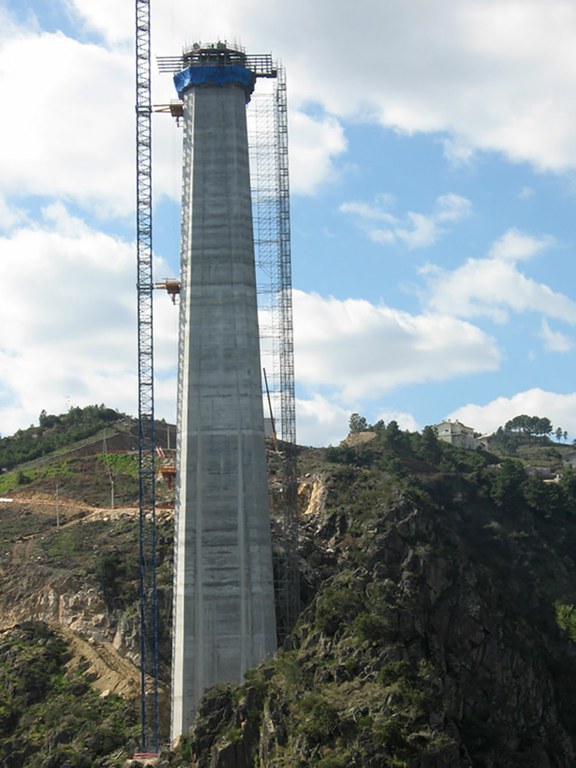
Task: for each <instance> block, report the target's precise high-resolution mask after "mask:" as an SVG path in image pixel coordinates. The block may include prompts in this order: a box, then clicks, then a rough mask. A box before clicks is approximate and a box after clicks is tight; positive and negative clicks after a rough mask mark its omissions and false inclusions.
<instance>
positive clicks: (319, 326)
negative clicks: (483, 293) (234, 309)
mask: <svg viewBox="0 0 576 768" xmlns="http://www.w3.org/2000/svg"><path fill="white" fill-rule="evenodd" d="M294 318H295V348H296V370H297V376H298V380H299V381H301V382H303V383H304V384H306V385H307V386H311V387H319V388H325V389H328V390H330V391H332V392H334V393H337V394H338V396H339V398H341V401H347V402H351V401H352V402H353V401H354V400H356V399H359V398H367V397H370V398H375V397H378V396H380V395H381V394H382V393H384V392H387V391H390V390H391V389H393V388H395V387H398V386H400V385H404V384H410V383H415V382H424V381H443V380H446V379H450V378H453V377H455V376H462V375H466V374H470V373H477V372H479V371H487V370H494V369H495V368H497V366H498V363H499V352H498V349H497V346H496V344H495V342H494V340H493V339H491V338H490V337H489V336H487V335H486V334H485V333H483V332H482V331H480V330H479V329H478V328H475V327H474V326H473V325H470V324H469V323H466V322H462V321H460V320H456V319H454V318H451V317H448V316H446V315H441V314H426V315H410V314H408V313H407V312H401V311H399V310H395V309H391V308H390V307H386V306H374V305H373V304H370V303H369V302H367V301H362V300H356V299H347V300H344V301H340V300H337V299H334V298H323V297H321V296H318V295H317V294H307V293H304V292H302V291H294Z"/></svg>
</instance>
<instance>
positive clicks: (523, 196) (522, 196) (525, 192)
mask: <svg viewBox="0 0 576 768" xmlns="http://www.w3.org/2000/svg"><path fill="white" fill-rule="evenodd" d="M534 194H535V192H534V189H533V188H532V187H527V186H524V187H522V188H521V189H520V191H519V192H518V199H519V200H530V198H531V197H534Z"/></svg>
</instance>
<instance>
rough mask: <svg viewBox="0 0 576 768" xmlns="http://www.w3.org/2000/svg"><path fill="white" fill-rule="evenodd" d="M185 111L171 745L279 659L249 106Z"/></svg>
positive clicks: (194, 91) (212, 97) (206, 103)
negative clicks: (211, 701)
mask: <svg viewBox="0 0 576 768" xmlns="http://www.w3.org/2000/svg"><path fill="white" fill-rule="evenodd" d="M183 100H184V170H183V173H184V177H183V199H182V211H183V212H182V276H181V277H182V286H181V306H180V349H179V356H180V360H179V396H178V400H179V413H178V427H179V451H178V467H177V471H178V474H177V477H178V487H177V502H176V542H175V581H174V591H175V594H174V627H173V663H172V675H173V679H172V738H176V737H177V736H179V735H181V734H182V733H185V732H186V731H187V730H188V728H189V726H190V724H191V722H192V719H193V714H194V708H195V706H196V704H197V702H198V699H199V697H200V695H201V693H202V691H203V690H204V688H206V687H207V686H211V685H214V684H215V683H219V682H226V681H241V680H242V679H243V674H244V672H245V671H246V669H247V668H248V667H250V666H253V665H254V664H256V663H258V662H259V661H261V660H262V659H263V658H264V657H265V656H266V655H267V654H269V653H271V652H273V651H274V649H275V647H276V619H275V610H274V586H273V574H272V550H271V543H270V520H269V512H268V488H267V470H266V455H265V446H264V418H263V408H262V385H261V367H260V350H259V336H258V317H257V304H256V280H255V268H254V243H253V233H252V213H251V198H250V172H249V164H248V140H247V130H246V107H245V100H246V99H245V93H244V90H243V89H242V88H240V87H237V86H235V85H227V86H224V87H217V86H211V87H210V86H209V87H192V88H190V89H188V90H187V91H186V92H185V93H184V95H183Z"/></svg>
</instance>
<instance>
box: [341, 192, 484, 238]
mask: <svg viewBox="0 0 576 768" xmlns="http://www.w3.org/2000/svg"><path fill="white" fill-rule="evenodd" d="M393 202H394V198H393V196H392V195H390V194H388V193H383V194H380V195H378V196H377V197H376V198H375V199H374V201H373V202H371V203H366V202H361V201H348V202H345V203H342V204H341V205H340V211H341V213H346V214H350V215H352V216H354V217H355V219H356V221H357V223H358V226H359V227H360V228H361V229H362V230H363V231H364V232H365V233H366V234H367V236H368V237H369V238H370V239H371V240H373V241H374V242H377V243H385V244H388V243H397V242H400V243H404V244H405V245H406V246H407V247H408V248H410V249H412V248H425V247H427V246H430V245H433V244H434V243H435V242H437V240H438V239H439V238H440V237H441V236H442V235H443V234H444V233H445V231H446V228H445V227H444V226H442V225H443V224H444V223H445V222H453V221H457V220H458V219H460V218H462V217H463V216H467V215H468V214H469V212H470V208H471V205H470V201H469V200H468V199H467V198H465V197H462V196H461V195H456V194H453V193H452V194H447V195H440V197H438V199H437V200H436V205H435V210H434V211H433V213H431V214H423V213H416V212H414V211H408V212H407V213H406V215H405V217H404V218H403V219H401V218H399V217H397V216H395V215H393V214H392V213H390V211H389V210H388V208H389V207H391V205H392V204H393Z"/></svg>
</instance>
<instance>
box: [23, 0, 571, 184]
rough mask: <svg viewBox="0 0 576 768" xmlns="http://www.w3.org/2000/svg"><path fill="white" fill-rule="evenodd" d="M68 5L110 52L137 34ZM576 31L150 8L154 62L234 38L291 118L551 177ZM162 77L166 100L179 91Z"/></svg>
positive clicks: (126, 19) (530, 17)
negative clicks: (416, 137)
mask: <svg viewBox="0 0 576 768" xmlns="http://www.w3.org/2000/svg"><path fill="white" fill-rule="evenodd" d="M67 2H68V6H69V7H70V8H73V9H74V11H75V13H77V14H79V15H80V16H81V17H82V18H83V19H84V20H85V24H86V27H87V28H88V29H92V30H97V31H98V32H100V33H101V34H102V35H103V36H104V38H105V39H106V40H107V41H108V43H109V44H110V45H117V44H118V43H122V42H124V41H126V40H129V39H130V38H131V36H132V32H133V20H132V18H131V14H132V10H133V6H132V5H130V4H128V5H126V4H120V6H119V5H118V4H117V3H116V2H114V0H103V2H99V3H93V2H90V0H67ZM318 30H322V34H321V35H319V34H318ZM575 34H576V7H575V6H574V3H573V2H571V0H548V2H546V3H542V2H541V0H523V2H521V3H519V2H518V0H483V2H478V1H477V0H470V1H469V2H467V3H462V2H461V1H460V0H444V2H442V3H441V4H439V3H430V2H429V1H428V0H406V2H403V3H394V4H390V3H381V2H377V1H376V0H366V2H364V3H363V5H362V9H361V12H359V9H358V7H357V6H355V5H353V4H349V5H347V6H342V7H339V9H338V13H334V9H333V5H332V4H331V3H329V2H328V0H317V2H315V3H313V4H310V3H309V2H307V1H306V0H293V2H291V3H289V4H284V5H281V4H280V5H279V4H277V3H264V2H262V0H242V2H238V0H219V2H217V3H216V2H213V0H210V2H209V1H208V0H198V2H196V3H195V4H194V6H190V5H189V4H185V3H184V4H180V5H173V6H171V7H170V9H169V10H167V9H166V8H165V7H164V6H163V5H162V4H160V3H153V4H152V47H153V55H156V54H161V55H167V54H172V55H174V54H178V53H179V52H180V51H181V49H182V47H183V45H186V44H190V43H191V42H193V41H194V40H196V39H203V40H204V41H210V40H214V39H220V38H228V39H229V40H230V41H235V40H237V39H240V41H241V42H242V43H243V44H244V45H245V46H246V48H247V50H248V51H251V52H264V51H270V50H271V51H272V52H273V53H274V55H276V56H279V57H282V59H283V61H284V63H285V65H286V67H287V71H288V76H289V94H290V104H291V109H295V110H300V109H301V108H302V107H303V106H304V105H307V104H316V105H320V107H321V109H322V111H323V112H324V113H325V115H326V116H327V117H326V119H327V120H335V121H342V120H344V119H361V120H365V121H370V122H380V123H381V124H382V125H384V126H387V127H390V128H393V129H394V130H398V131H401V132H404V133H408V134H410V133H414V132H435V133H440V134H441V135H443V140H444V143H445V147H446V152H447V155H448V156H450V157H452V158H454V159H455V160H456V161H467V160H469V159H470V157H471V154H472V152H473V151H474V150H493V151H497V152H501V153H504V154H505V155H507V156H508V157H509V158H511V159H513V160H515V161H528V162H531V163H533V164H534V165H535V166H536V167H538V168H542V169H548V170H555V171H562V170H565V169H567V168H574V167H575V166H576V135H575V133H574V130H573V125H574V123H575V122H576V104H575V103H574V99H572V97H571V95H572V93H573V92H574V90H575V87H576V50H575V48H574V45H573V41H574V37H575ZM192 35H193V37H191V36H192ZM550 41H553V45H551V42H550ZM29 60H30V61H38V60H39V59H38V58H31V59H29ZM42 60H49V59H42ZM72 70H73V68H71V71H72ZM104 81H105V82H107V83H111V82H113V80H112V79H110V78H106V80H104V78H103V82H104ZM129 82H130V85H131V80H130V81H129ZM163 82H164V85H161V86H160V88H161V89H163V91H164V94H166V95H165V96H164V97H162V96H161V97H160V100H167V99H168V98H170V97H171V96H172V86H171V84H170V82H169V78H165V79H164V81H163ZM13 103H14V102H12V104H13ZM131 103H132V100H131V101H130V104H131ZM58 104H59V105H62V104H63V100H62V99H61V100H59V101H58ZM19 114H24V112H19ZM322 122H324V121H322ZM543 126H545V130H543ZM297 130H298V128H294V129H293V133H294V138H295V146H296V144H297V143H298V141H297V139H296V131H297ZM322 132H323V133H325V132H326V126H324V125H323V126H322ZM299 154H300V152H299V151H298V152H293V155H294V158H293V160H294V174H295V179H298V178H299V170H298V168H299V167H302V164H303V163H304V160H302V161H300V160H298V159H297V157H296V155H299ZM304 154H305V153H304ZM336 154H338V152H337V153H336ZM303 157H304V155H303Z"/></svg>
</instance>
